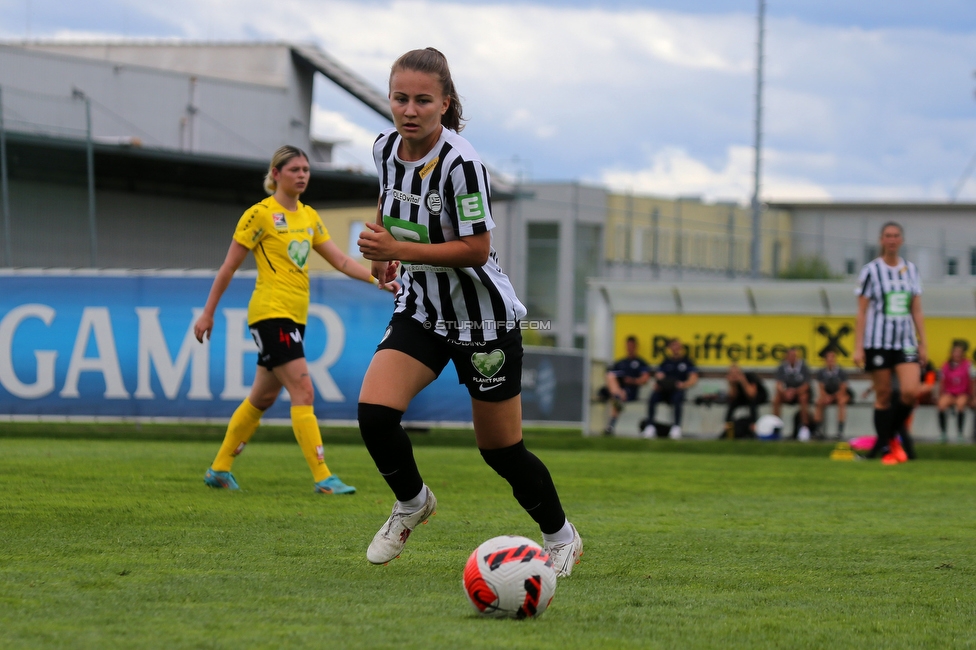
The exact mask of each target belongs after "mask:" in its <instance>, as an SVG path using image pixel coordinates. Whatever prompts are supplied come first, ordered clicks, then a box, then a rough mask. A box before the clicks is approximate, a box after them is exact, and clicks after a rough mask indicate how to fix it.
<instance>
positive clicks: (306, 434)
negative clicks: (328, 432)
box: [291, 406, 332, 483]
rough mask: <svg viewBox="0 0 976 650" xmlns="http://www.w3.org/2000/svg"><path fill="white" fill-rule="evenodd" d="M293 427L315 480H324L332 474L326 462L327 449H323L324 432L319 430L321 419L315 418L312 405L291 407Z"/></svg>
mask: <svg viewBox="0 0 976 650" xmlns="http://www.w3.org/2000/svg"><path fill="white" fill-rule="evenodd" d="M291 428H292V429H293V430H294V431H295V440H297V441H298V445H299V446H300V447H301V448H302V453H303V454H305V462H307V463H308V468H309V469H310V470H312V477H313V478H314V479H315V482H316V483H318V482H319V481H324V480H325V479H327V478H329V477H330V476H332V472H330V471H329V466H328V465H326V464H325V451H324V450H323V449H322V432H321V431H319V421H318V420H316V419H315V412H314V411H313V410H312V407H311V406H293V407H291Z"/></svg>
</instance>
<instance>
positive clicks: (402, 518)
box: [366, 488, 437, 564]
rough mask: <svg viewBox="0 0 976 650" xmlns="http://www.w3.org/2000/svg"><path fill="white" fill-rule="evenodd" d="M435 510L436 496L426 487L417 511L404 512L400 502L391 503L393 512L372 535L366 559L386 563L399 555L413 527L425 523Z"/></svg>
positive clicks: (376, 562) (374, 562) (375, 562)
mask: <svg viewBox="0 0 976 650" xmlns="http://www.w3.org/2000/svg"><path fill="white" fill-rule="evenodd" d="M436 510H437V497H435V496H434V493H433V491H431V489H430V488H427V500H426V501H425V502H424V505H423V507H422V508H421V509H420V510H418V511H417V512H411V513H404V512H401V511H400V502H399V501H397V502H396V503H394V504H393V513H392V514H391V515H390V518H389V519H387V520H386V523H385V524H383V527H382V528H380V529H379V531H378V532H377V533H376V535H374V536H373V541H372V542H370V544H369V548H368V549H366V559H367V560H369V561H370V562H372V563H373V564H386V563H387V562H389V561H390V560H392V559H393V558H395V557H396V556H398V555H400V552H401V551H402V550H403V547H404V546H405V545H406V544H407V538H408V537H410V533H411V532H413V529H414V528H416V527H417V526H419V525H420V524H423V523H426V522H427V519H428V518H429V517H430V516H431V515H433V514H434V512H435V511H436Z"/></svg>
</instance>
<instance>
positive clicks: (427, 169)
mask: <svg viewBox="0 0 976 650" xmlns="http://www.w3.org/2000/svg"><path fill="white" fill-rule="evenodd" d="M440 159H441V157H440V156H434V157H433V159H431V161H430V162H429V163H427V164H426V165H424V166H423V167H422V168H421V169H420V171H419V172H417V175H418V176H420V180H423V179H425V178H427V175H428V174H430V173H431V172H432V171H434V167H437V161H438V160H440Z"/></svg>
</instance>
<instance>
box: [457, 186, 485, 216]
mask: <svg viewBox="0 0 976 650" xmlns="http://www.w3.org/2000/svg"><path fill="white" fill-rule="evenodd" d="M456 201H457V210H458V216H459V217H460V219H461V221H478V220H479V219H484V218H485V201H484V198H483V197H482V195H481V192H475V193H474V194H462V195H461V196H459V197H457V199H456Z"/></svg>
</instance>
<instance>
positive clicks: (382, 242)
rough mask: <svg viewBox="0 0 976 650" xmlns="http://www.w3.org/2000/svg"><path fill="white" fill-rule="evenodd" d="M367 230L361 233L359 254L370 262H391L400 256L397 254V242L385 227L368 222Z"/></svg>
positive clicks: (358, 242)
mask: <svg viewBox="0 0 976 650" xmlns="http://www.w3.org/2000/svg"><path fill="white" fill-rule="evenodd" d="M365 226H366V230H364V231H362V232H361V233H359V241H357V242H356V243H357V244H358V245H359V252H360V253H362V254H363V257H365V258H366V259H368V260H374V261H389V260H395V259H397V258H398V257H399V256H398V255H397V254H396V245H397V240H395V239H394V238H393V235H391V234H390V233H389V231H388V230H387V229H386V228H384V227H383V226H380V225H377V224H375V223H370V222H368V221H367V222H366V224H365Z"/></svg>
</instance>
